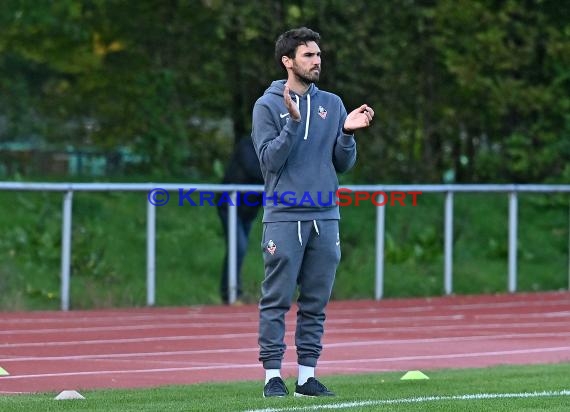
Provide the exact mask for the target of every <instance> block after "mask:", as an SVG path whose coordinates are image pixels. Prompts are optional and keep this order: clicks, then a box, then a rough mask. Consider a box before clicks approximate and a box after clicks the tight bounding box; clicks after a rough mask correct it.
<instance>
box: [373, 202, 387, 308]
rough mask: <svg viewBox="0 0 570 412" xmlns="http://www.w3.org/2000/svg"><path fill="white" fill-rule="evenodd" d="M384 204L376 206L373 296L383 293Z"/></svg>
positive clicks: (380, 296) (379, 295) (377, 298)
mask: <svg viewBox="0 0 570 412" xmlns="http://www.w3.org/2000/svg"><path fill="white" fill-rule="evenodd" d="M385 222H386V206H377V207H376V276H375V279H376V281H375V288H374V298H375V299H376V300H380V299H382V296H383V295H384V236H385V235H384V233H385V231H386V230H385V228H386V224H385Z"/></svg>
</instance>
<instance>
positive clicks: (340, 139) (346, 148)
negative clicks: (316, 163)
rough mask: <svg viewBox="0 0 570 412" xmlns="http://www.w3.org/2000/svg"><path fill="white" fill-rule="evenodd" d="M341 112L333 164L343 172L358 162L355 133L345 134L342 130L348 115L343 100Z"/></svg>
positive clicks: (339, 171) (338, 170)
mask: <svg viewBox="0 0 570 412" xmlns="http://www.w3.org/2000/svg"><path fill="white" fill-rule="evenodd" d="M340 112H341V115H340V121H339V125H338V134H337V136H336V142H335V145H334V151H333V165H334V168H335V170H336V171H337V172H338V173H343V172H346V171H348V170H350V169H351V168H352V166H354V163H355V162H356V140H354V134H344V133H343V132H342V128H343V126H344V121H345V120H346V116H347V113H346V109H345V108H344V105H343V104H342V102H340Z"/></svg>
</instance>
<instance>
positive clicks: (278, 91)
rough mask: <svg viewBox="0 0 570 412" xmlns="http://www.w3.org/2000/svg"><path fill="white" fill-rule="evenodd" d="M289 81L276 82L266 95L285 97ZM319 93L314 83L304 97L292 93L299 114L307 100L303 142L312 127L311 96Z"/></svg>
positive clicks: (267, 90)
mask: <svg viewBox="0 0 570 412" xmlns="http://www.w3.org/2000/svg"><path fill="white" fill-rule="evenodd" d="M286 82H287V80H275V81H273V82H272V83H271V84H270V85H269V87H268V88H267V89H266V90H265V93H264V94H275V95H278V96H280V97H283V92H284V90H285V83H286ZM318 91H319V89H318V87H317V86H315V84H314V83H311V84H310V85H309V88H308V89H307V91H306V92H305V94H303V95H298V94H297V93H295V92H293V91H291V98H292V99H293V100H294V101H295V102H296V103H297V108H298V109H299V113H301V100H303V99H306V100H307V106H306V114H305V116H304V117H305V132H304V134H303V140H307V138H308V137H309V127H310V125H311V96H313V97H314V96H315V95H316V94H317V92H318ZM301 118H303V113H301Z"/></svg>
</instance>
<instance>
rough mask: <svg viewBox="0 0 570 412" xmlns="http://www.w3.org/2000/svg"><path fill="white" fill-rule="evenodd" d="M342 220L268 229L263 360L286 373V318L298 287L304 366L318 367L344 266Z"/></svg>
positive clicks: (262, 309)
mask: <svg viewBox="0 0 570 412" xmlns="http://www.w3.org/2000/svg"><path fill="white" fill-rule="evenodd" d="M338 228H339V224H338V220H317V221H313V220H311V221H302V222H274V223H264V225H263V236H262V249H263V261H264V265H265V279H264V281H263V284H262V286H261V292H262V296H261V300H260V302H259V341H258V342H259V347H260V352H259V360H260V361H261V362H263V367H264V368H265V369H280V368H281V361H282V360H283V355H284V353H285V349H286V345H285V342H284V337H285V314H286V313H287V312H288V311H289V309H290V308H291V305H292V302H293V298H294V296H295V292H296V291H297V286H298V292H299V293H298V298H297V306H298V311H297V327H296V331H295V345H296V347H297V362H298V363H299V364H300V365H305V366H313V367H314V366H316V364H317V360H318V358H319V356H320V354H321V350H322V344H321V339H322V336H323V329H324V322H325V308H326V305H327V303H328V302H329V299H330V296H331V292H332V287H333V283H334V278H335V274H336V269H337V267H338V264H339V262H340V256H341V253H340V241H339V230H338Z"/></svg>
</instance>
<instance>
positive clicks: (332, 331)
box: [0, 321, 570, 349]
mask: <svg viewBox="0 0 570 412" xmlns="http://www.w3.org/2000/svg"><path fill="white" fill-rule="evenodd" d="M569 327H570V322H567V321H552V322H549V321H543V322H527V323H489V324H487V323H476V324H463V323H461V324H453V325H422V326H400V327H397V326H390V327H380V328H377V327H367V328H363V329H359V328H334V327H329V329H328V330H327V335H328V336H336V335H347V334H349V335H354V334H358V335H369V334H373V333H379V332H390V333H395V332H418V331H420V332H425V331H426V330H428V329H429V331H430V332H435V331H438V332H441V331H449V330H451V331H458V330H462V331H467V330H473V329H474V330H476V331H477V332H483V331H486V330H497V329H499V330H505V329H517V330H520V329H522V328H540V329H541V330H544V329H546V328H553V329H556V330H561V329H562V330H563V328H569ZM64 332H65V330H62V333H64ZM293 334H294V332H288V333H287V334H286V336H292V335H293ZM44 338H45V337H44ZM246 338H247V339H250V338H257V332H246V333H221V334H209V335H176V336H151V337H144V338H142V337H140V338H118V339H117V338H115V339H88V340H70V341H52V342H49V341H45V339H44V340H43V341H42V342H14V343H2V344H0V349H5V348H29V347H44V346H45V347H47V346H68V345H92V344H111V343H113V344H115V343H141V342H156V341H185V340H211V339H217V340H220V339H246Z"/></svg>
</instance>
